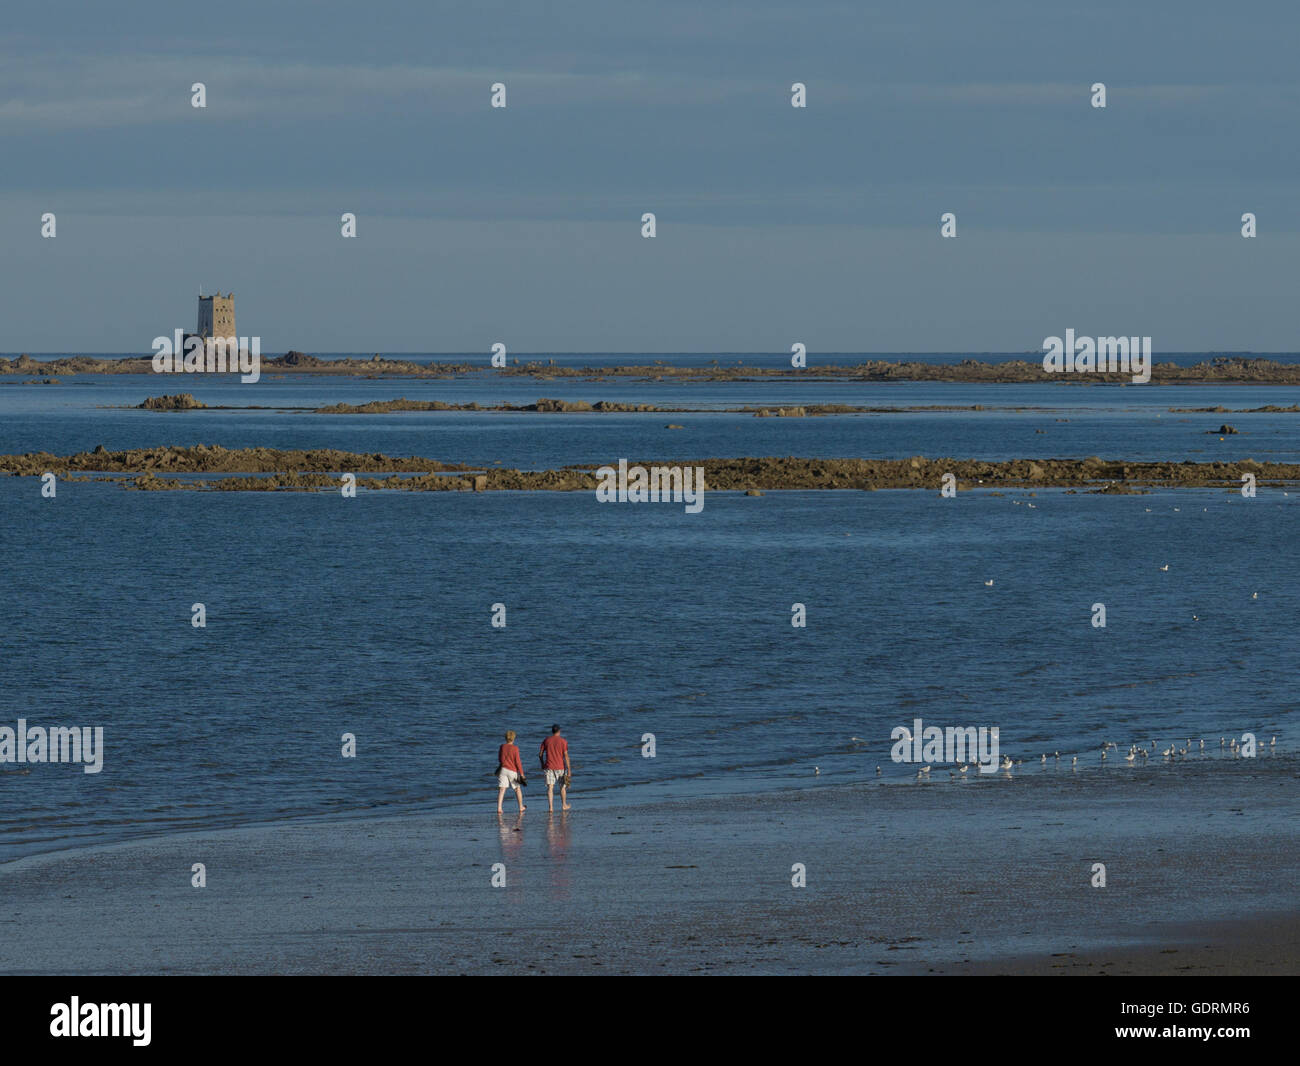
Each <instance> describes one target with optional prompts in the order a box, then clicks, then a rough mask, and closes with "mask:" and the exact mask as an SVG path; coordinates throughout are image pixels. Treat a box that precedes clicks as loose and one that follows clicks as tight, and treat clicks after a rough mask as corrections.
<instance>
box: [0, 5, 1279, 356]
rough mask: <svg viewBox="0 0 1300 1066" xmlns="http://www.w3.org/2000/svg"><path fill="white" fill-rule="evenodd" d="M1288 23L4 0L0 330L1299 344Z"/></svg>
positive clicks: (1169, 10)
mask: <svg viewBox="0 0 1300 1066" xmlns="http://www.w3.org/2000/svg"><path fill="white" fill-rule="evenodd" d="M1297 30H1300V8H1297V7H1296V5H1295V4H1294V3H1293V2H1288V3H1271V2H1270V3H1252V2H1249V0H1244V2H1239V3H1236V4H1233V5H1225V4H1222V3H1204V2H1200V0H1187V2H1183V3H1178V4H1174V3H1169V2H1161V3H1157V2H1151V0H1126V2H1110V0H1106V2H1078V3H1072V4H1068V5H1067V4H1062V3H1059V2H1052V0H1024V2H1021V0H982V2H981V3H978V4H975V3H970V2H969V0H906V2H901V3H896V4H868V3H860V2H831V0H799V2H789V0H786V2H780V3H776V2H769V0H754V2H750V3H745V4H733V3H714V2H710V0H691V2H679V0H654V2H647V3H630V2H626V0H575V2H564V0H557V2H548V3H545V4H539V3H535V2H534V3H498V2H491V0H474V2H471V3H439V2H436V0H430V2H420V3H415V2H411V0H407V2H404V3H389V2H385V0H372V2H369V3H366V4H357V3H349V4H343V3H337V2H334V0H311V2H293V0H280V2H276V3H269V2H267V0H255V2H245V0H225V2H223V3H220V4H211V3H207V4H190V3H183V2H177V0H165V2H155V0H134V2H132V3H130V4H125V5H119V4H104V3H102V2H99V0H96V2H82V3H68V2H63V0H45V2H43V3H41V4H28V5H22V6H21V7H15V6H12V5H11V6H10V7H8V8H7V9H6V15H5V20H4V23H3V25H0V153H2V154H0V164H2V165H0V352H5V353H19V352H32V353H48V352H78V351H84V352H123V353H125V352H139V353H144V352H148V351H149V350H150V346H151V344H152V340H153V338H154V337H156V336H160V335H170V334H171V333H172V332H173V331H174V330H175V329H178V328H183V329H191V328H193V326H194V319H195V304H196V299H195V298H196V295H197V293H198V292H199V290H200V288H201V289H202V291H204V292H209V293H210V292H213V291H221V292H223V293H224V292H233V293H234V294H235V305H236V315H237V324H238V327H239V331H240V333H241V334H244V335H249V336H252V335H256V336H260V337H261V339H262V350H263V352H265V353H270V354H274V353H277V352H282V351H285V350H287V349H289V348H297V349H300V350H303V351H309V352H482V353H484V354H485V355H486V353H488V351H489V350H490V349H491V346H492V345H493V344H494V343H497V342H500V343H503V344H505V345H506V346H507V349H508V351H509V352H511V353H512V354H513V353H544V352H547V351H552V352H593V353H599V352H601V351H609V352H709V351H719V352H753V351H772V352H774V351H788V350H789V349H790V346H791V344H793V343H796V342H799V343H803V344H805V345H806V346H807V348H808V351H809V356H810V358H814V357H815V353H817V352H818V351H824V352H933V351H970V352H985V351H987V352H994V351H996V352H1020V351H1034V350H1039V349H1041V347H1042V343H1043V339H1044V338H1045V337H1047V336H1052V335H1062V334H1063V333H1064V331H1065V330H1066V329H1067V328H1073V329H1074V330H1075V331H1076V333H1078V334H1080V335H1092V336H1099V335H1106V336H1109V335H1135V334H1136V335H1144V336H1151V337H1152V345H1153V348H1154V349H1155V350H1156V351H1157V352H1159V351H1215V350H1219V351H1222V350H1231V351H1241V350H1252V351H1259V352H1269V351H1295V350H1297V349H1300V341H1298V339H1297V331H1296V329H1295V326H1294V324H1293V315H1292V312H1291V308H1292V306H1293V305H1294V304H1295V302H1296V300H1295V292H1294V290H1295V287H1296V286H1295V278H1296V276H1297V269H1296V268H1297V265H1300V200H1298V198H1297V195H1296V192H1297V185H1296V176H1297V174H1300V136H1297V133H1298V132H1300V122H1298V120H1300V76H1298V75H1297V69H1298V68H1297V65H1296V63H1295V60H1294V48H1295V42H1296V39H1297ZM195 82H202V83H203V84H204V86H205V88H206V96H207V106H206V107H205V108H202V109H198V108H194V107H192V106H191V95H192V94H191V86H192V85H193V84H194V83H195ZM496 82H501V83H504V84H505V86H506V103H507V106H506V107H505V108H492V107H491V106H490V96H491V87H492V85H493V84H494V83H496ZM795 82H802V83H804V84H805V85H806V87H807V90H806V92H807V107H806V108H793V107H791V106H790V100H791V86H792V84H793V83H795ZM1095 82H1102V83H1104V84H1105V85H1106V95H1107V101H1106V103H1107V106H1106V107H1105V108H1104V109H1101V108H1094V107H1093V106H1092V105H1091V97H1092V92H1091V87H1092V85H1093V84H1094V83H1095ZM47 212H51V213H53V214H54V215H55V218H56V227H57V229H56V236H55V237H54V238H52V239H50V238H43V237H42V235H41V229H42V223H41V218H42V215H44V214H45V213H47ZM344 212H351V213H353V214H355V215H356V218H357V236H356V238H354V239H347V238H344V237H342V235H341V232H340V230H341V222H340V217H341V215H342V214H343V213H344ZM645 212H652V213H654V215H655V217H656V235H655V236H654V237H653V238H652V239H646V238H643V237H642V235H641V231H642V223H641V218H642V215H643V213H645ZM945 212H952V213H954V214H955V215H956V219H957V236H956V238H955V239H944V238H942V237H941V236H940V216H941V215H942V214H944V213H945ZM1245 212H1252V213H1253V214H1254V215H1255V216H1256V219H1257V226H1258V236H1257V237H1255V238H1254V239H1244V238H1243V237H1242V236H1241V227H1242V222H1241V216H1242V215H1243V213H1245Z"/></svg>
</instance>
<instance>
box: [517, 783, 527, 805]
mask: <svg viewBox="0 0 1300 1066" xmlns="http://www.w3.org/2000/svg"><path fill="white" fill-rule="evenodd" d="M515 799H517V800H518V801H519V809H520V810H521V811H526V810H528V808H527V807H525V806H524V790H523V789H522V788H520V787H519V786H518V785H515Z"/></svg>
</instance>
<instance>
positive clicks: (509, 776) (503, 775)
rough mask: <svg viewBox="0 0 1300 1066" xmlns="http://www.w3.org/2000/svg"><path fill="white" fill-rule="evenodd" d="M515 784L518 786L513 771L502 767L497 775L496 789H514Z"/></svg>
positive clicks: (516, 775) (516, 776) (515, 774)
mask: <svg viewBox="0 0 1300 1066" xmlns="http://www.w3.org/2000/svg"><path fill="white" fill-rule="evenodd" d="M517 784H519V775H518V774H517V773H515V771H514V770H507V769H505V768H504V767H502V769H501V772H500V773H499V774H497V788H514V786H515V785H517Z"/></svg>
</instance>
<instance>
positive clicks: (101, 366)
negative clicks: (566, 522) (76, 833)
mask: <svg viewBox="0 0 1300 1066" xmlns="http://www.w3.org/2000/svg"><path fill="white" fill-rule="evenodd" d="M713 364H714V365H708V366H675V365H671V364H668V363H664V362H652V363H648V364H629V365H619V364H608V365H602V364H600V363H598V362H597V363H593V364H591V365H588V366H567V365H559V364H557V363H555V362H554V361H553V360H543V359H531V360H528V361H526V362H520V361H518V360H515V361H513V362H512V363H511V364H509V365H507V366H504V367H500V368H496V369H493V368H491V367H489V366H488V365H487V362H486V359H485V360H484V361H483V362H477V363H467V362H454V363H452V362H448V363H443V362H430V363H417V362H414V361H411V360H408V359H395V358H390V357H383V356H380V355H374V356H372V357H371V358H369V359H359V358H352V357H348V358H341V359H323V358H321V357H320V356H316V355H309V354H307V353H305V352H299V351H289V352H286V353H285V354H284V355H279V356H275V357H274V358H271V357H266V358H263V359H262V361H261V367H262V372H263V373H268V374H307V375H337V376H347V377H415V378H448V379H450V378H455V377H458V376H462V375H468V374H482V373H486V372H490V373H493V374H496V375H500V376H502V377H527V378H536V379H541V380H546V379H555V378H595V379H601V378H624V379H652V380H670V381H674V382H695V381H704V382H716V381H737V380H750V379H757V378H761V379H765V380H786V381H796V380H809V379H815V380H820V381H825V382H833V381H852V382H863V381H882V382H884V381H935V382H945V381H951V382H983V383H989V384H1013V383H1021V382H1028V383H1043V382H1052V383H1056V384H1074V385H1095V384H1129V383H1130V381H1131V377H1130V375H1129V374H1128V373H1126V372H1116V373H1089V374H1050V373H1047V372H1046V371H1044V369H1043V366H1042V363H1041V361H1038V360H1025V359H1013V360H1009V361H1005V362H998V361H992V360H980V359H963V360H962V361H960V362H957V363H929V362H922V361H917V360H914V359H913V360H908V359H904V360H889V359H867V360H863V361H860V362H856V363H847V362H846V363H817V364H814V365H810V366H807V367H801V368H799V369H795V368H793V367H790V366H776V367H773V366H754V365H745V364H744V363H743V362H741V361H737V363H735V364H728V365H724V364H723V363H722V362H721V361H720V360H714V361H713ZM12 374H26V375H33V374H35V375H42V376H53V375H64V376H71V375H75V374H150V375H153V374H154V370H153V365H152V362H151V359H150V358H149V357H147V356H123V357H120V358H98V357H95V356H89V355H78V356H68V357H61V358H56V359H50V360H38V359H33V358H32V357H31V356H30V355H21V356H19V357H18V358H6V359H0V375H12ZM155 376H157V375H155ZM223 376H228V375H223ZM1151 381H1152V383H1159V384H1164V385H1178V384H1204V383H1215V384H1253V385H1300V363H1284V362H1280V361H1278V360H1276V359H1270V358H1267V357H1263V356H1258V357H1248V356H1239V355H1233V356H1211V357H1208V358H1206V359H1203V360H1202V361H1200V362H1198V363H1196V364H1194V365H1192V366H1180V365H1179V364H1177V363H1174V362H1169V361H1166V362H1163V363H1161V362H1157V363H1155V364H1154V366H1153V367H1152V372H1151Z"/></svg>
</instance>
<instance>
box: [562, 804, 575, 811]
mask: <svg viewBox="0 0 1300 1066" xmlns="http://www.w3.org/2000/svg"><path fill="white" fill-rule="evenodd" d="M560 810H562V811H571V810H573V808H572V807H570V806H569V805H568V804H567V803H566V804H565V805H564V806H563V807H561V808H560Z"/></svg>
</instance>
